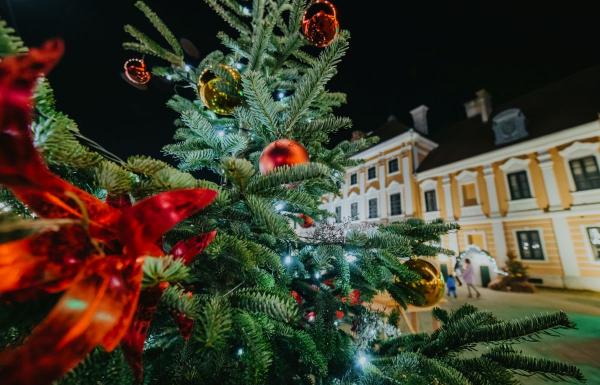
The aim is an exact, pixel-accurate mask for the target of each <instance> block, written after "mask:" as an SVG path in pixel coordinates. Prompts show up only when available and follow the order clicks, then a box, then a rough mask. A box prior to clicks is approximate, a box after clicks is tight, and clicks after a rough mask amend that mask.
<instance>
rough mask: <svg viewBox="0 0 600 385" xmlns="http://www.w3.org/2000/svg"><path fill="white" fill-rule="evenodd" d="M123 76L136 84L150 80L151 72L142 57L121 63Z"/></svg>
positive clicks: (142, 83)
mask: <svg viewBox="0 0 600 385" xmlns="http://www.w3.org/2000/svg"><path fill="white" fill-rule="evenodd" d="M123 69H124V71H125V77H126V78H127V80H129V81H130V82H132V83H133V84H136V85H144V84H146V83H148V82H149V81H150V79H151V78H152V74H151V73H150V71H148V69H147V68H146V63H145V62H144V59H136V58H133V59H129V60H127V61H126V62H125V64H124V65H123Z"/></svg>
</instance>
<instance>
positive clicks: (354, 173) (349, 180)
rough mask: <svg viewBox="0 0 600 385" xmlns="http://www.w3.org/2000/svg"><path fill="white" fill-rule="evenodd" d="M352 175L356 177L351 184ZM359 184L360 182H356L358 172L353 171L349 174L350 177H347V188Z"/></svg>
mask: <svg viewBox="0 0 600 385" xmlns="http://www.w3.org/2000/svg"><path fill="white" fill-rule="evenodd" d="M352 175H356V183H354V184H352ZM359 184H360V181H359V180H358V171H354V172H351V173H350V176H349V177H348V186H349V187H354V186H358V185H359Z"/></svg>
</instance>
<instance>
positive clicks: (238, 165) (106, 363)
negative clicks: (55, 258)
mask: <svg viewBox="0 0 600 385" xmlns="http://www.w3.org/2000/svg"><path fill="white" fill-rule="evenodd" d="M206 3H207V4H208V5H209V6H210V7H211V8H212V9H213V10H214V11H215V12H216V13H217V14H218V15H219V16H220V17H222V18H223V19H224V20H225V22H226V23H227V24H228V25H229V26H230V27H232V29H233V30H234V32H233V33H234V34H235V36H234V35H233V34H231V35H230V34H229V33H227V32H220V33H219V34H218V38H219V39H220V41H221V42H222V43H223V46H224V50H223V52H221V51H215V52H211V53H206V57H205V59H203V60H202V61H201V62H200V63H198V64H197V65H192V64H191V63H190V64H186V61H185V55H184V53H183V50H182V48H181V47H180V45H179V43H178V41H177V39H176V38H175V36H174V34H173V33H172V32H170V30H169V28H168V27H167V25H166V24H165V23H164V22H163V21H162V20H161V19H160V18H159V17H158V16H157V15H156V14H155V13H154V12H153V11H152V10H151V9H150V8H149V7H148V6H147V5H145V4H144V3H142V2H138V3H136V7H137V8H138V9H140V10H141V12H143V14H144V15H145V16H146V17H147V19H148V20H149V21H150V24H152V26H153V27H154V28H155V29H156V30H157V31H158V32H159V33H160V34H161V35H162V36H163V37H164V40H165V41H166V43H167V45H168V47H163V46H162V45H161V44H160V43H158V42H156V41H154V40H152V39H150V38H149V37H148V35H146V34H145V33H144V32H142V30H145V29H148V28H149V26H140V27H133V26H126V27H125V30H126V32H127V33H128V34H129V35H131V37H132V38H133V39H134V40H135V41H134V42H131V43H125V44H124V47H125V48H126V49H131V50H135V51H138V52H141V53H144V54H151V55H153V56H155V57H156V59H155V60H163V61H165V62H166V64H167V66H165V67H155V68H153V72H154V74H155V75H157V76H161V77H164V78H165V79H169V80H171V81H173V82H176V83H178V85H180V86H184V87H185V86H187V87H189V88H191V89H194V90H197V84H198V77H199V76H200V74H202V73H203V71H204V70H206V69H209V68H210V69H212V70H213V71H215V74H216V75H217V76H224V77H225V76H228V75H227V74H226V73H223V71H220V70H219V65H220V64H224V65H228V66H231V67H233V68H235V69H236V70H238V71H239V72H240V74H241V91H242V95H243V103H242V104H240V105H239V106H238V107H237V108H235V110H234V112H233V115H231V116H220V115H217V114H215V113H214V112H213V111H210V110H209V109H208V108H206V106H205V105H204V104H203V102H202V101H201V99H200V98H199V97H192V98H190V99H188V98H185V97H183V96H179V95H176V96H173V98H171V100H169V102H168V103H167V106H168V107H169V108H171V109H172V110H174V111H176V112H177V113H178V114H179V118H178V119H177V120H176V122H175V126H176V127H175V129H174V143H172V144H168V145H167V146H165V148H164V152H165V153H166V154H168V155H170V156H172V157H173V158H174V159H175V161H176V162H177V163H178V166H177V167H172V166H170V165H168V164H166V163H164V162H162V161H158V160H155V159H151V158H148V157H144V156H135V157H131V158H129V159H127V160H121V159H119V158H118V157H115V156H114V155H112V154H111V153H110V152H109V151H107V150H105V149H103V148H102V147H101V146H100V145H98V144H96V143H95V142H93V141H90V140H89V139H86V138H85V137H83V135H81V134H80V133H79V130H78V128H77V126H76V125H75V123H74V122H73V121H72V120H71V119H70V118H68V117H67V116H66V115H64V114H62V113H60V112H57V111H56V110H55V107H54V102H53V97H52V92H51V90H50V88H49V85H48V84H47V83H46V82H42V83H40V86H39V87H38V90H37V93H36V108H37V112H38V117H37V119H36V121H35V123H34V126H33V127H32V129H33V132H34V135H35V137H36V145H37V146H38V148H39V149H40V150H41V151H43V154H44V156H45V158H46V161H47V162H48V164H49V165H50V166H51V167H52V168H53V170H54V171H55V172H56V173H58V174H60V175H61V176H63V177H64V178H67V179H69V180H71V181H73V182H75V183H77V184H78V185H79V186H81V187H82V188H85V189H86V190H88V191H90V192H92V193H94V194H96V195H97V196H99V197H101V198H103V197H105V196H107V195H110V194H126V195H128V196H129V197H131V198H132V199H133V200H137V199H141V198H144V197H147V196H149V195H152V194H155V193H157V192H160V191H166V190H170V189H175V188H183V187H210V188H213V189H215V190H217V191H218V192H219V196H218V198H217V200H216V201H215V203H214V204H212V205H211V206H210V207H208V208H207V209H205V210H204V211H203V212H202V215H199V216H197V217H193V218H191V219H189V220H187V221H185V222H183V223H181V224H180V225H178V226H177V227H176V228H175V229H174V230H173V231H171V232H170V233H169V234H168V235H167V236H166V238H165V242H164V243H165V248H166V251H167V252H168V251H169V249H170V247H171V246H172V245H174V244H175V242H177V241H179V240H182V239H186V238H189V237H191V236H194V235H198V234H201V233H205V232H207V231H211V230H217V237H216V239H215V240H214V241H213V242H212V243H211V244H210V246H209V247H208V248H207V249H206V250H205V251H204V252H203V253H202V254H201V255H199V256H198V257H197V258H196V260H195V261H194V262H193V263H192V264H191V265H189V266H185V265H183V264H182V263H179V262H177V261H175V260H174V259H172V258H147V259H146V262H145V265H144V280H143V284H144V286H145V287H153V286H156V285H158V284H159V283H160V282H169V284H170V286H169V288H168V289H167V290H165V291H164V293H163V295H162V297H161V302H160V305H159V308H158V312H157V314H156V317H155V319H154V321H153V323H152V325H151V330H150V333H149V337H148V339H147V341H146V344H145V352H144V368H145V379H144V383H145V384H161V385H166V384H173V385H175V384H176V385H184V384H203V385H212V384H215V385H217V384H218V385H230V384H231V385H234V384H235V385H238V384H256V385H259V384H280V385H284V384H290V385H292V384H307V385H308V384H310V385H312V384H340V385H341V384H465V385H466V384H473V385H476V384H477V385H479V384H492V383H493V384H514V383H517V382H516V379H515V378H516V377H515V374H538V373H539V374H542V375H544V376H546V377H547V378H550V379H561V378H574V379H578V380H581V379H582V377H581V374H580V372H579V371H578V370H577V369H576V368H574V367H572V366H570V365H566V364H560V363H554V362H550V361H546V360H539V359H534V358H531V357H526V356H524V355H522V354H521V353H520V352H518V351H517V350H516V349H514V348H513V347H512V346H511V345H509V344H511V343H514V342H517V341H530V340H536V336H538V335H540V333H551V334H553V333H555V332H556V331H557V330H559V329H560V328H567V327H573V325H572V324H571V322H570V321H569V320H568V319H567V317H566V316H565V315H564V314H562V313H559V314H554V315H544V316H538V317H533V318H529V319H525V320H520V321H511V322H502V321H499V320H497V319H496V318H495V317H494V316H493V315H491V314H489V313H485V312H478V311H477V310H476V309H474V308H471V307H465V308H463V309H460V310H458V311H456V312H454V313H447V312H445V311H443V310H437V311H436V314H437V316H438V318H439V319H440V320H442V321H443V322H444V325H443V327H442V328H441V329H439V330H437V331H436V332H434V333H432V334H430V335H426V334H418V335H400V336H398V331H397V330H396V329H395V327H394V325H395V324H396V321H395V320H397V319H398V316H397V314H396V315H394V316H393V317H391V320H392V321H391V322H386V320H385V317H382V316H381V315H379V314H377V313H371V312H370V311H368V310H367V309H366V308H365V307H363V306H361V304H360V302H362V301H367V302H368V301H369V300H370V299H371V298H372V297H373V296H374V295H375V294H376V293H378V292H381V291H384V290H389V291H390V292H392V295H393V296H394V298H395V299H396V300H397V301H398V302H400V303H401V304H403V305H404V304H406V301H407V298H408V296H409V295H410V289H409V288H408V286H409V285H408V284H409V283H410V282H411V281H412V280H415V279H416V278H417V277H416V275H415V274H414V273H413V272H411V271H409V270H408V269H407V268H406V267H405V266H404V265H403V262H404V261H406V260H407V259H409V258H412V257H416V256H434V255H436V254H437V253H438V252H442V251H444V250H442V249H440V248H439V247H436V246H433V245H434V244H438V241H439V239H440V237H441V236H442V235H443V234H445V233H446V232H448V231H449V230H454V229H456V228H457V226H456V225H454V224H448V223H443V222H441V221H435V222H431V223H428V222H425V221H422V220H420V219H410V220H407V221H406V222H401V223H393V224H389V225H381V226H370V227H368V228H350V226H348V225H342V226H336V225H327V224H324V223H325V222H326V221H327V220H328V219H329V218H330V217H331V213H327V212H325V211H323V210H322V209H321V208H320V202H321V201H320V200H321V197H322V196H323V195H325V194H337V193H338V191H339V188H340V186H341V183H342V182H343V175H344V170H345V168H346V167H349V166H353V165H356V164H358V163H359V161H358V160H353V159H350V158H351V156H352V155H354V154H356V153H358V152H359V151H361V150H363V149H365V148H367V147H369V146H371V145H372V144H374V143H375V142H376V140H377V139H376V138H367V139H360V140H357V141H353V142H349V141H344V142H341V143H339V144H332V143H330V142H329V138H330V135H331V134H333V133H335V132H337V131H339V130H342V129H347V128H349V127H351V121H350V119H348V118H346V117H337V116H335V115H334V113H333V111H334V109H335V108H336V107H338V106H340V105H341V104H342V103H344V102H345V99H346V98H345V95H343V94H341V93H339V92H332V91H329V90H328V89H327V88H326V86H327V83H328V82H329V81H330V80H331V79H332V78H333V77H334V76H335V75H336V72H337V70H336V66H337V65H338V64H339V63H340V61H341V59H342V58H343V56H344V54H345V53H346V51H347V49H348V45H349V40H350V35H349V33H348V32H347V31H343V30H342V31H340V32H339V34H338V37H337V38H336V39H335V40H334V41H333V42H332V44H331V45H330V46H329V47H327V48H325V49H322V50H319V51H318V52H317V53H316V54H315V50H314V49H311V48H309V47H308V46H307V45H308V44H307V42H306V41H305V40H304V38H303V36H302V35H301V33H300V32H299V30H300V28H299V27H300V20H301V18H302V15H303V13H304V10H305V8H306V6H307V2H306V1H304V0H253V1H245V0H239V1H236V0H206ZM340 6H343V4H340ZM0 47H8V48H7V49H5V51H7V52H8V53H15V52H19V51H21V50H22V49H21V48H20V47H22V45H21V44H20V43H19V41H18V40H16V38H15V37H14V36H13V35H12V33H11V31H10V30H9V29H7V28H6V26H5V25H4V24H0ZM196 96H197V95H196ZM282 138H285V139H293V140H296V141H298V142H300V143H301V144H302V145H303V146H304V147H305V148H306V149H307V150H308V152H309V154H310V158H311V162H310V163H308V164H302V165H297V166H293V167H282V168H279V169H276V170H274V171H273V172H271V173H269V174H267V175H262V174H261V173H260V172H259V167H258V158H259V156H260V153H261V151H262V149H263V148H264V147H265V146H267V145H268V144H269V143H271V142H273V141H274V140H277V139H282ZM58 144H60V145H58ZM191 172H194V173H197V172H201V173H203V175H208V176H207V179H210V180H200V179H197V178H196V177H195V176H193V175H192V174H191ZM195 175H199V174H195ZM0 204H2V206H0V208H1V209H2V210H5V211H10V212H11V216H10V217H7V216H4V215H3V216H2V217H0V226H4V224H5V223H14V221H15V218H14V217H12V214H23V213H24V214H26V209H25V208H24V207H21V206H19V204H18V202H16V201H15V200H14V199H12V198H11V197H10V195H9V194H6V193H5V192H4V191H0ZM299 214H305V215H309V216H311V217H312V218H314V219H315V220H316V221H317V222H321V223H323V224H322V225H319V226H317V229H316V230H315V231H314V232H308V233H306V232H299V231H296V230H297V227H298V226H297V224H298V223H299V222H301V220H300V219H299ZM25 222H26V223H28V225H27V226H25V225H23V226H22V228H18V229H17V228H15V227H14V226H9V227H0V230H2V229H3V228H8V229H9V230H10V231H6V232H3V233H2V234H1V235H2V236H5V235H6V234H8V235H10V237H14V236H19V233H18V231H17V235H15V234H14V233H15V230H19V231H21V230H26V231H43V229H44V228H43V226H41V227H40V226H37V227H36V226H34V225H33V224H32V223H33V222H36V221H35V220H34V219H26V220H25ZM55 225H60V224H55ZM10 237H8V236H7V238H6V239H10ZM4 239H5V238H0V240H4ZM399 283H401V285H399ZM356 291H358V293H359V295H360V300H358V301H356V302H355V301H353V300H351V298H354V297H355V296H356V293H357V292H356ZM184 293H191V295H184ZM55 300H56V299H55V298H44V299H40V300H39V301H37V302H36V303H24V304H15V303H10V304H5V305H1V306H2V309H0V344H1V347H2V348H5V347H10V346H14V345H16V344H18V343H20V342H21V341H22V340H23V339H24V338H26V336H27V335H28V333H29V332H30V331H31V329H32V328H33V327H34V326H35V324H36V323H37V322H39V320H40V319H41V318H42V317H43V315H44V314H45V313H46V312H47V310H48V308H49V306H50V305H51V304H52V302H53V301H55ZM174 311H175V312H177V313H179V314H182V315H185V316H186V317H187V318H189V319H191V320H193V322H194V327H193V331H192V335H191V337H190V339H189V340H184V339H183V338H182V337H181V335H180V333H179V331H178V329H177V325H176V324H175V323H174V321H173V319H172V318H171V317H170V314H171V313H172V312H174ZM373 320H377V321H373ZM351 329H354V330H353V331H351ZM384 335H388V336H389V337H390V338H381V337H382V336H384ZM479 344H494V348H493V349H491V350H489V351H486V352H485V353H482V354H480V355H478V356H476V357H474V358H473V357H463V356H462V353H463V352H464V351H470V350H473V349H474V348H475V347H477V346H478V345H479ZM494 379H497V381H496V380H494ZM90 383H94V384H111V385H112V384H132V383H133V377H132V375H131V372H130V370H129V368H128V367H127V365H126V363H125V360H124V359H123V353H122V352H121V351H116V352H113V353H110V354H108V353H106V352H104V351H102V350H101V349H98V350H96V351H94V352H93V353H92V354H91V355H90V356H89V357H88V358H87V359H86V360H85V361H84V362H82V363H81V364H80V365H79V366H78V367H77V368H75V369H74V370H73V371H72V372H70V373H69V374H68V375H67V376H66V377H65V378H64V379H62V380H61V381H59V384H69V385H70V384H90Z"/></svg>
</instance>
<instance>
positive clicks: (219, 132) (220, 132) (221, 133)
mask: <svg viewBox="0 0 600 385" xmlns="http://www.w3.org/2000/svg"><path fill="white" fill-rule="evenodd" d="M217 135H218V136H219V137H221V138H222V137H224V136H225V131H223V130H219V131H217Z"/></svg>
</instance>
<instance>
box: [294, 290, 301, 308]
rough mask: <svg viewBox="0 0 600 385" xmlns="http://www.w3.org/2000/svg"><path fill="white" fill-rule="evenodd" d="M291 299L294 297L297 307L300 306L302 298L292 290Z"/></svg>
mask: <svg viewBox="0 0 600 385" xmlns="http://www.w3.org/2000/svg"><path fill="white" fill-rule="evenodd" d="M292 297H294V299H295V300H296V302H297V303H298V305H302V297H301V296H300V294H298V292H297V291H296V290H292Z"/></svg>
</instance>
